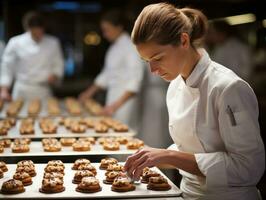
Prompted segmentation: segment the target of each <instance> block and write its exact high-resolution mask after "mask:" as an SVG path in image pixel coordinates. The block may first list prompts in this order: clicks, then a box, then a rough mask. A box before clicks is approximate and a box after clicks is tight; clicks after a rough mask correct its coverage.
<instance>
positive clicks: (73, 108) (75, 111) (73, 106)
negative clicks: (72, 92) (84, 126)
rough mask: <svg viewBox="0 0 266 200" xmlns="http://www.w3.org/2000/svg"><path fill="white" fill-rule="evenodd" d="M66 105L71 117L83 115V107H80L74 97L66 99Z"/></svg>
mask: <svg viewBox="0 0 266 200" xmlns="http://www.w3.org/2000/svg"><path fill="white" fill-rule="evenodd" d="M65 105H66V109H67V111H68V112H69V113H70V114H71V115H81V113H82V110H81V106H80V103H79V102H78V101H77V100H76V99H74V98H72V97H68V98H66V100H65Z"/></svg>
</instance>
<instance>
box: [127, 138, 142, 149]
mask: <svg viewBox="0 0 266 200" xmlns="http://www.w3.org/2000/svg"><path fill="white" fill-rule="evenodd" d="M126 146H127V148H128V149H132V150H135V149H139V148H141V147H143V146H144V142H143V141H142V140H140V139H137V138H134V139H132V140H130V141H128V143H127V144H126Z"/></svg>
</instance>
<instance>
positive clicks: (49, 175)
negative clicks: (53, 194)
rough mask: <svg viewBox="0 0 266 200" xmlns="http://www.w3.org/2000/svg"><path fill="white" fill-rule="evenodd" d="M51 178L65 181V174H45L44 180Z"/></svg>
mask: <svg viewBox="0 0 266 200" xmlns="http://www.w3.org/2000/svg"><path fill="white" fill-rule="evenodd" d="M51 178H59V179H61V180H63V179H64V174H62V173H59V172H44V174H43V179H51Z"/></svg>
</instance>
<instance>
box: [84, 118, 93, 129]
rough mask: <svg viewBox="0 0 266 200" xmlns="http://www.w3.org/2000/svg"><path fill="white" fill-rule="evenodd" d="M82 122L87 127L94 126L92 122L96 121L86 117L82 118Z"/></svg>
mask: <svg viewBox="0 0 266 200" xmlns="http://www.w3.org/2000/svg"><path fill="white" fill-rule="evenodd" d="M82 123H83V124H84V125H86V126H87V127H88V128H94V124H95V123H96V121H95V120H93V119H92V118H89V117H87V118H84V119H82Z"/></svg>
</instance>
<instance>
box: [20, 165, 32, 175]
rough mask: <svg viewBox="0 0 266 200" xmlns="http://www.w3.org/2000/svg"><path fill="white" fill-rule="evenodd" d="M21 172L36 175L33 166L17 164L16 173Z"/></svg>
mask: <svg viewBox="0 0 266 200" xmlns="http://www.w3.org/2000/svg"><path fill="white" fill-rule="evenodd" d="M22 172H27V173H28V174H29V175H30V176H31V177H34V176H36V171H35V168H34V167H33V166H28V165H25V166H17V168H16V173H22Z"/></svg>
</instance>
